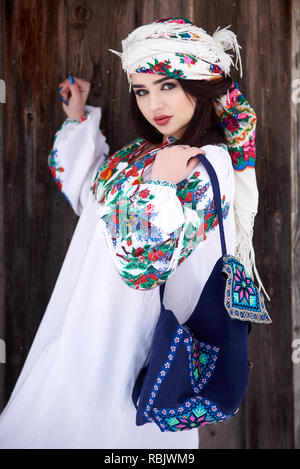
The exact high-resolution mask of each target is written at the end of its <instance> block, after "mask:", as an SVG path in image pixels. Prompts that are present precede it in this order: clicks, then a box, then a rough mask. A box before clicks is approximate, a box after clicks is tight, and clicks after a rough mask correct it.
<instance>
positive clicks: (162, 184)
mask: <svg viewBox="0 0 300 469" xmlns="http://www.w3.org/2000/svg"><path fill="white" fill-rule="evenodd" d="M202 148H203V149H204V150H205V151H206V156H207V158H208V159H210V160H211V162H212V163H213V164H214V167H215V168H216V164H218V165H219V166H220V168H221V169H219V171H218V177H219V182H220V187H221V191H222V192H221V194H222V211H223V218H224V219H225V218H227V215H228V212H229V209H230V207H231V205H232V200H233V195H234V177H233V168H232V164H231V159H230V156H229V154H228V152H227V151H225V150H224V149H222V148H219V147H217V146H212V145H207V146H206V147H202ZM224 155H225V156H224ZM100 216H101V219H100V220H101V223H102V225H103V228H104V233H105V237H106V240H107V242H108V246H109V249H110V251H111V253H112V256H113V260H114V262H115V265H116V267H117V269H118V271H119V273H120V275H121V277H122V279H123V280H124V281H125V282H126V284H127V285H129V286H130V287H132V288H136V289H141V290H148V289H151V288H154V287H156V286H158V285H159V284H161V283H163V282H164V281H165V280H167V278H168V277H169V276H170V275H171V274H172V273H173V272H174V271H175V269H176V267H177V266H178V265H179V264H181V262H183V261H184V260H185V259H186V258H187V257H188V256H189V255H190V254H191V253H192V252H193V250H194V249H195V248H196V246H197V245H198V244H199V243H200V242H201V241H205V239H206V237H207V236H208V234H209V232H210V231H212V230H214V229H215V228H216V226H217V225H218V219H217V212H216V210H215V206H214V199H213V191H212V186H211V182H210V179H209V176H208V174H207V172H206V170H205V168H204V167H203V166H202V164H201V163H200V162H199V164H198V166H197V167H196V169H195V170H194V171H193V173H192V175H191V176H190V178H189V179H186V180H184V181H182V182H181V183H180V184H179V185H177V186H176V185H175V184H173V183H170V182H168V181H158V180H150V181H146V182H144V183H142V184H139V185H133V186H129V189H128V188H127V190H123V189H121V190H120V191H118V192H115V194H114V198H112V199H111V200H110V201H109V203H107V204H106V205H104V206H103V207H102V208H101V209H100Z"/></svg>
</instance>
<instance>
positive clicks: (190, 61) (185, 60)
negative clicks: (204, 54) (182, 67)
mask: <svg viewBox="0 0 300 469" xmlns="http://www.w3.org/2000/svg"><path fill="white" fill-rule="evenodd" d="M175 55H177V57H180V59H179V61H180V63H182V64H187V65H188V66H189V67H190V66H191V65H195V63H197V59H196V57H193V56H192V55H187V54H179V53H176V54H175Z"/></svg>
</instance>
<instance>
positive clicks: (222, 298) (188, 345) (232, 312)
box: [132, 154, 272, 432]
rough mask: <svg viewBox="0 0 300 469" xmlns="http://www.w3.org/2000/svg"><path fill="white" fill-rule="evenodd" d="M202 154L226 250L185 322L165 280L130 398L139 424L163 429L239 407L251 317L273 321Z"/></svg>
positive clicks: (221, 416) (222, 416) (216, 417)
mask: <svg viewBox="0 0 300 469" xmlns="http://www.w3.org/2000/svg"><path fill="white" fill-rule="evenodd" d="M197 156H198V158H199V160H200V161H201V162H202V164H203V165H204V167H205V169H206V170H207V173H208V175H209V177H210V179H211V183H212V187H213V193H214V201H215V206H216V210H217V215H218V221H219V230H220V239H221V247H222V256H221V257H220V258H219V260H218V261H217V262H216V264H215V266H214V268H213V270H212V272H211V274H210V276H209V278H208V280H207V282H206V284H205V285H204V288H203V290H202V293H201V295H200V298H199V300H198V303H197V305H196V308H195V310H194V312H193V313H192V315H191V316H190V318H189V319H188V320H187V321H186V322H185V323H184V324H182V325H180V324H179V322H178V320H177V319H176V317H175V315H174V314H173V312H172V311H170V310H167V309H165V307H164V305H163V294H164V287H165V284H163V285H161V286H160V302H161V312H160V316H159V319H158V322H157V324H156V327H155V331H154V336H153V342H152V348H151V351H150V359H149V361H148V365H147V366H144V367H143V368H142V370H141V371H140V373H139V375H138V377H137V379H136V382H135V385H134V388H133V392H132V400H133V403H134V405H135V407H136V409H137V413H136V424H137V425H144V424H145V423H148V422H154V423H155V424H156V425H158V427H159V428H160V430H161V431H163V432H165V431H172V432H177V431H182V430H189V429H192V428H195V427H198V426H202V425H206V424H208V423H217V422H222V421H224V420H226V419H228V418H230V417H232V416H233V415H234V414H236V412H237V411H238V409H239V406H240V405H241V402H242V400H243V398H244V395H245V393H246V389H247V385H248V374H249V366H248V335H249V333H250V331H251V322H255V323H260V324H269V323H271V322H272V320H271V318H270V316H269V315H268V312H267V310H266V308H265V303H264V297H263V294H262V293H261V292H260V291H259V290H258V289H257V287H256V286H255V285H254V283H253V281H252V279H251V277H250V276H249V275H248V273H247V272H246V270H245V268H244V266H243V265H242V264H241V263H240V262H239V261H238V260H237V259H236V258H235V257H233V256H232V255H229V254H227V252H226V244H225V236H224V227H223V217H222V211H221V197H220V187H219V182H218V178H217V175H216V172H215V170H214V168H213V166H212V165H211V164H210V162H209V161H208V160H207V158H206V157H205V156H204V155H203V154H199V155H197Z"/></svg>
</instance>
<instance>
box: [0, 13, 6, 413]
mask: <svg viewBox="0 0 300 469" xmlns="http://www.w3.org/2000/svg"><path fill="white" fill-rule="evenodd" d="M1 9H2V5H1V6H0V44H3V39H4V36H3V29H2V13H1ZM0 79H2V80H4V81H5V77H4V72H3V47H0ZM4 112H5V103H1V100H0V340H3V341H4V345H5V285H4V282H5V278H4V262H3V253H4V236H3V229H4V225H3V217H4V210H5V207H4V200H3V193H4V187H3V185H4V180H3V155H4V151H3V136H4V132H3V123H4V119H3V118H4ZM4 378H5V363H3V362H2V360H1V353H0V409H2V407H3V405H4V402H5V391H4V389H5V381H4Z"/></svg>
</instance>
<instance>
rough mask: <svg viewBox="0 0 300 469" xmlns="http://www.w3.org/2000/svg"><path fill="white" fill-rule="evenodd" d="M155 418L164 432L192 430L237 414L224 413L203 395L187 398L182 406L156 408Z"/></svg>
mask: <svg viewBox="0 0 300 469" xmlns="http://www.w3.org/2000/svg"><path fill="white" fill-rule="evenodd" d="M154 412H155V420H156V422H157V423H158V425H159V427H160V429H161V430H162V431H163V432H166V431H169V432H177V431H183V430H190V429H192V428H195V427H198V426H201V427H202V426H204V425H207V424H209V423H218V422H222V421H223V420H227V419H228V418H230V417H232V416H233V415H235V413H236V412H234V413H232V414H225V413H223V412H222V411H221V410H220V409H219V408H218V406H217V405H216V404H215V403H214V402H212V401H209V400H208V399H203V398H202V397H201V396H197V397H193V398H191V399H187V400H186V401H185V402H184V403H183V404H182V405H181V406H179V407H174V408H168V409H155V410H154Z"/></svg>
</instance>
